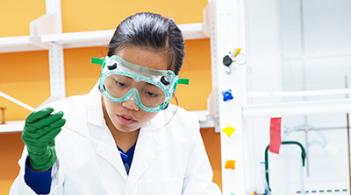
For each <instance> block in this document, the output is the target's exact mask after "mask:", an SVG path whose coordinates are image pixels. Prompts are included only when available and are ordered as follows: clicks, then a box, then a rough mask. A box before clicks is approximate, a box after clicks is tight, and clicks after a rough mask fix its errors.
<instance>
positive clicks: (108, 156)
mask: <svg viewBox="0 0 351 195" xmlns="http://www.w3.org/2000/svg"><path fill="white" fill-rule="evenodd" d="M94 145H95V149H96V150H95V152H96V154H97V155H98V156H99V157H101V158H102V159H103V160H105V161H106V162H108V163H109V164H110V165H111V166H112V167H113V168H114V169H115V170H116V171H117V172H118V173H119V174H120V175H121V176H122V177H123V179H125V180H126V179H127V173H126V170H125V168H124V165H123V161H122V159H121V157H120V154H119V151H118V149H117V147H116V146H115V144H114V145H113V146H110V145H109V144H105V143H101V142H98V141H96V140H95V141H94ZM101 166H105V165H101Z"/></svg>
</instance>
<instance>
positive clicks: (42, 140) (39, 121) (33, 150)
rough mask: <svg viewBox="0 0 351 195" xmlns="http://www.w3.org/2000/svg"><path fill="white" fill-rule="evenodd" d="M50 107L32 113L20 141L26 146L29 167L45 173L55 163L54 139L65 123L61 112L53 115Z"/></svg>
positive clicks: (27, 119)
mask: <svg viewBox="0 0 351 195" xmlns="http://www.w3.org/2000/svg"><path fill="white" fill-rule="evenodd" d="M53 111H54V109H53V108H51V107H48V108H44V109H42V110H39V111H34V112H32V113H31V114H30V115H29V116H28V117H27V118H26V121H25V125H24V129H23V132H22V140H23V142H24V144H25V145H26V146H27V151H28V155H29V162H30V166H31V168H32V169H33V170H36V171H46V170H48V169H50V168H51V167H52V166H53V164H54V163H55V162H56V159H57V157H56V151H55V137H56V136H57V135H58V134H59V133H60V131H61V127H63V126H64V125H65V123H66V120H65V119H64V118H63V112H57V113H55V114H53Z"/></svg>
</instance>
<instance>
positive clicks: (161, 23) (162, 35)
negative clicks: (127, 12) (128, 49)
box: [108, 12, 184, 75]
mask: <svg viewBox="0 0 351 195" xmlns="http://www.w3.org/2000/svg"><path fill="white" fill-rule="evenodd" d="M127 45H133V46H141V47H149V48H152V49H156V50H166V51H168V52H169V54H170V55H169V56H170V64H169V68H170V69H171V70H173V71H174V72H175V73H176V74H177V75H178V73H179V71H180V68H181V67H182V64H183V58H184V40H183V36H182V32H181V31H180V29H179V28H178V27H177V25H176V24H175V22H174V21H173V20H172V19H169V18H166V17H163V16H161V15H159V14H155V13H150V12H141V13H136V14H134V15H132V16H129V17H128V18H126V19H124V20H123V21H122V22H121V23H120V24H119V25H118V26H117V28H116V31H115V33H114V35H113V37H112V39H111V41H110V43H109V45H108V56H112V55H114V54H115V52H116V51H118V50H119V49H122V48H123V47H125V46H127Z"/></svg>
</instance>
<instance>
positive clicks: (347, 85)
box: [345, 75, 351, 189]
mask: <svg viewBox="0 0 351 195" xmlns="http://www.w3.org/2000/svg"><path fill="white" fill-rule="evenodd" d="M345 88H346V89H348V88H349V83H348V77H347V75H345ZM345 97H346V99H348V98H349V94H345ZM346 133H347V157H348V161H349V189H351V153H350V116H349V113H346Z"/></svg>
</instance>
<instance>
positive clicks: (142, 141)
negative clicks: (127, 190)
mask: <svg viewBox="0 0 351 195" xmlns="http://www.w3.org/2000/svg"><path fill="white" fill-rule="evenodd" d="M87 106H88V108H87V112H88V113H87V114H88V115H87V120H88V123H89V124H91V125H92V126H91V127H90V135H91V137H92V140H93V144H94V145H95V148H96V153H97V154H98V155H99V156H101V157H102V158H103V159H104V160H106V161H108V162H109V163H110V164H111V165H112V166H113V167H114V168H115V169H116V170H117V171H118V172H119V173H120V175H121V176H122V177H123V178H124V179H128V182H127V183H128V185H133V183H135V182H137V180H138V179H139V178H140V176H141V175H142V174H143V172H144V171H145V170H147V168H148V167H149V166H150V165H151V164H152V163H153V162H154V160H155V158H156V156H158V155H159V152H161V151H162V148H163V146H161V142H160V141H159V136H160V132H161V131H162V129H164V128H160V126H159V125H160V121H165V120H164V118H165V117H164V111H161V112H159V113H158V114H157V115H156V116H155V117H154V118H153V119H152V120H151V121H149V122H148V123H147V124H146V125H145V126H144V127H142V128H141V129H140V133H139V136H138V140H137V144H136V148H135V151H134V157H133V162H132V165H131V169H130V172H129V176H128V177H127V173H126V171H125V168H124V165H123V161H122V159H121V157H120V155H119V151H118V148H117V146H116V144H115V142H114V139H113V136H112V134H111V132H110V130H109V129H108V127H107V126H106V124H105V119H104V117H103V111H102V101H101V93H100V92H99V90H98V83H97V84H96V85H95V86H94V87H93V89H92V90H91V91H90V92H89V94H88V105H87ZM166 118H167V117H166Z"/></svg>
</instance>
